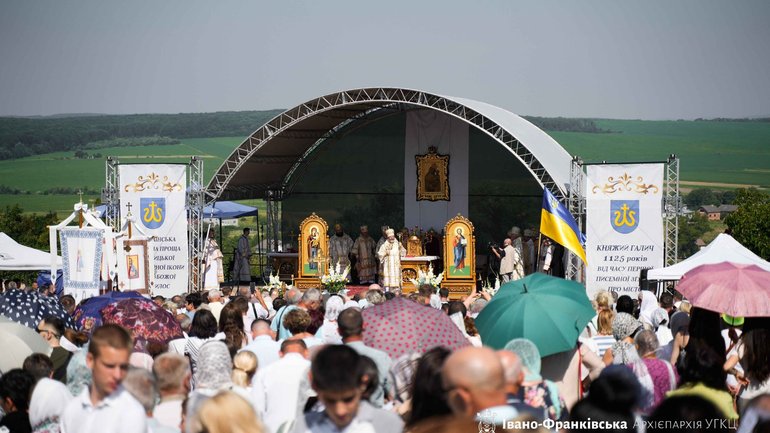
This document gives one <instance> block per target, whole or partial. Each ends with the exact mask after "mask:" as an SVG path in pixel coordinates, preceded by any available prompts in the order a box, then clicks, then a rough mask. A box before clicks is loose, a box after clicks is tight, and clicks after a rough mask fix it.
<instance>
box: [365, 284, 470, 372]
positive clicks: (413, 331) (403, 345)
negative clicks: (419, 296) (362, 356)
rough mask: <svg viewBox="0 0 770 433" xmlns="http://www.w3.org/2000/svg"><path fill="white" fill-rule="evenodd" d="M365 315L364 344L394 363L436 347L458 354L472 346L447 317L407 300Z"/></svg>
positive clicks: (371, 309)
mask: <svg viewBox="0 0 770 433" xmlns="http://www.w3.org/2000/svg"><path fill="white" fill-rule="evenodd" d="M362 315H363V317H364V343H365V344H366V345H367V346H369V347H374V348H375V349H380V350H382V351H385V352H386V353H387V354H388V355H390V357H391V358H393V359H396V358H398V357H399V356H401V355H403V354H405V353H412V352H416V353H424V352H426V351H427V350H429V349H431V348H433V347H436V346H444V347H446V348H448V349H450V350H456V349H459V348H462V347H465V346H468V345H470V343H468V340H467V339H466V338H465V336H464V335H463V334H462V332H460V329H459V328H458V327H457V326H456V325H455V324H454V323H452V320H451V319H449V316H447V315H446V313H444V312H442V311H441V310H437V309H435V308H431V307H427V306H424V305H420V304H418V303H417V302H414V301H410V300H408V299H404V298H393V299H391V300H390V301H387V302H385V303H383V304H380V305H376V306H374V307H370V308H367V309H365V310H364V311H363V313H362Z"/></svg>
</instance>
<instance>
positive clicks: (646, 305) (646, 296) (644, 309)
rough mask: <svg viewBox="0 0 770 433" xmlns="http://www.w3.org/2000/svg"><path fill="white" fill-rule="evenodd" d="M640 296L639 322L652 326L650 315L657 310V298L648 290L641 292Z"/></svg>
mask: <svg viewBox="0 0 770 433" xmlns="http://www.w3.org/2000/svg"><path fill="white" fill-rule="evenodd" d="M640 294H641V296H642V305H641V306H640V307H639V320H641V321H642V323H644V324H646V325H650V326H652V313H653V312H654V311H655V310H656V309H657V308H658V298H656V297H655V294H654V293H652V292H650V291H648V290H642V291H641V292H640Z"/></svg>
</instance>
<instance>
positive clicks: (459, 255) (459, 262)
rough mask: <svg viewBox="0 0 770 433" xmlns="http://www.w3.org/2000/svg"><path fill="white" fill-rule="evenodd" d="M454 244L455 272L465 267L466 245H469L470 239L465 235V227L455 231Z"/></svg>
mask: <svg viewBox="0 0 770 433" xmlns="http://www.w3.org/2000/svg"><path fill="white" fill-rule="evenodd" d="M452 245H453V246H454V258H455V260H454V265H455V266H454V270H455V272H457V271H460V270H462V269H463V268H465V247H466V246H467V245H468V241H467V240H466V239H465V236H463V229H462V228H460V227H458V228H457V231H456V232H455V236H454V240H453V241H452Z"/></svg>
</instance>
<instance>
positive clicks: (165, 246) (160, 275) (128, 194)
mask: <svg viewBox="0 0 770 433" xmlns="http://www.w3.org/2000/svg"><path fill="white" fill-rule="evenodd" d="M118 174H119V179H120V181H119V185H120V217H121V220H125V219H126V218H128V217H129V215H131V214H132V213H135V214H136V220H137V222H138V223H139V224H138V225H137V227H139V228H141V229H142V231H143V233H144V234H145V235H146V236H147V237H151V238H153V242H151V243H149V244H148V243H146V240H145V242H132V243H130V244H125V245H122V248H120V249H119V250H120V251H121V252H120V253H119V256H120V257H119V258H118V266H119V268H120V272H119V274H120V276H121V277H122V278H119V281H118V287H119V288H124V287H125V288H126V290H129V289H128V287H131V288H132V289H136V288H137V287H142V288H147V289H148V290H151V291H152V292H153V293H154V294H159V295H163V296H172V295H176V294H180V293H185V292H186V291H187V282H188V267H189V257H188V249H187V247H188V245H187V242H188V241H187V212H186V209H185V199H186V190H187V166H186V165H181V164H123V165H119V166H118ZM125 247H130V249H131V251H127V250H126V248H125ZM145 270H147V271H145Z"/></svg>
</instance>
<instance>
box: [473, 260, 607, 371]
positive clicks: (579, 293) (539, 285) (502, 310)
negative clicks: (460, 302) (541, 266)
mask: <svg viewBox="0 0 770 433" xmlns="http://www.w3.org/2000/svg"><path fill="white" fill-rule="evenodd" d="M595 315H596V311H594V309H593V307H592V306H591V301H589V300H588V296H586V291H585V288H584V287H583V286H582V285H580V284H579V283H576V282H574V281H569V280H564V279H561V278H556V277H551V276H549V275H545V274H541V273H537V274H532V275H528V276H527V277H525V278H523V279H521V280H517V281H511V282H508V283H505V284H503V285H502V286H501V287H500V290H498V292H497V294H496V295H495V296H494V297H493V298H492V300H491V301H490V302H489V304H487V306H486V307H484V309H483V310H481V313H480V314H479V316H478V317H477V318H476V327H477V328H478V330H479V333H480V334H481V341H482V342H483V343H484V345H485V346H489V347H493V348H495V349H502V348H503V347H504V346H505V344H506V343H507V342H509V341H511V340H512V339H514V338H527V339H529V340H532V341H533V342H534V343H535V345H537V348H538V349H539V350H540V356H548V355H552V354H554V353H559V352H564V351H565V350H569V349H572V348H574V347H575V345H576V344H577V339H578V335H580V333H581V332H582V330H583V328H584V327H585V326H586V324H587V323H588V321H589V320H591V318H593V317H594V316H595Z"/></svg>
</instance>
